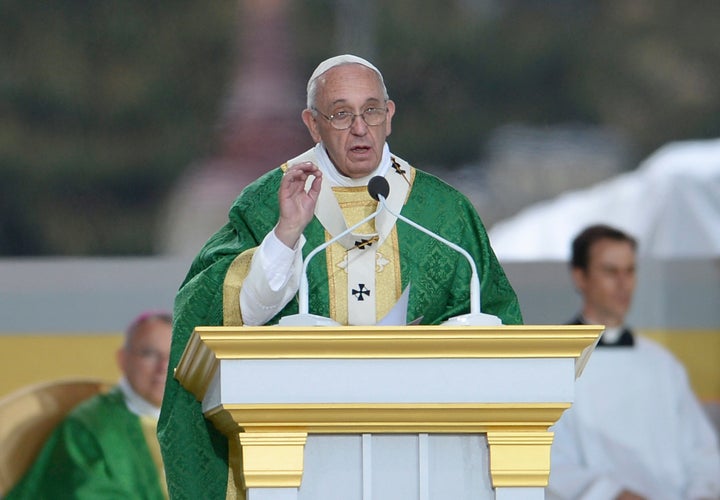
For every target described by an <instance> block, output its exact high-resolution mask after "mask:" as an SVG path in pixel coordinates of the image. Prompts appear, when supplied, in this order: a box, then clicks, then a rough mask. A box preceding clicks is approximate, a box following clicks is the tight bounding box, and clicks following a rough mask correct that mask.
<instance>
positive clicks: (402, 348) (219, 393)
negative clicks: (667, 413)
mask: <svg viewBox="0 0 720 500" xmlns="http://www.w3.org/2000/svg"><path fill="white" fill-rule="evenodd" d="M601 332H602V327H601V326H584V325H578V326H575V325H573V326H554V325H553V326H500V327H445V326H407V327H292V328H289V327H277V326H273V327H198V328H196V329H195V331H194V332H193V335H192V337H191V339H190V341H189V343H188V346H187V347H186V349H185V353H184V354H183V357H182V359H181V361H180V364H179V365H178V367H177V369H176V372H175V377H176V378H177V379H178V380H179V381H180V383H181V384H182V385H183V386H184V387H185V388H187V389H188V390H189V391H190V392H192V393H193V394H194V395H195V396H196V397H197V398H198V400H199V401H201V402H202V407H203V412H204V414H205V416H206V417H207V418H208V419H210V420H211V421H212V422H213V423H214V425H215V426H216V427H217V428H218V429H219V430H220V431H221V432H222V433H223V434H225V435H226V436H227V437H228V441H229V444H230V455H231V456H230V464H231V469H232V470H231V473H232V474H234V480H233V481H231V484H230V486H229V489H234V490H236V491H237V495H238V497H239V498H246V499H247V500H308V499H312V500H323V499H333V500H334V499H343V500H354V499H357V500H385V499H388V500H390V499H392V500H398V499H401V500H413V499H417V500H445V499H448V498H452V499H453V500H463V499H481V498H495V499H498V500H515V499H517V500H520V499H522V500H535V499H538V500H539V499H543V498H544V487H545V486H546V485H547V481H548V474H549V472H550V446H551V444H552V438H553V436H552V432H550V431H548V428H549V427H550V426H551V425H553V424H554V423H555V422H556V421H557V420H558V418H559V417H560V415H561V414H562V412H563V411H564V410H565V409H567V408H568V407H569V406H570V405H571V403H572V401H573V394H574V382H575V378H576V377H577V376H578V375H579V374H580V372H581V370H582V368H583V366H584V364H585V362H586V361H587V358H588V356H589V355H590V353H591V352H592V349H593V347H594V345H595V343H596V342H597V339H598V338H599V335H600V333H601Z"/></svg>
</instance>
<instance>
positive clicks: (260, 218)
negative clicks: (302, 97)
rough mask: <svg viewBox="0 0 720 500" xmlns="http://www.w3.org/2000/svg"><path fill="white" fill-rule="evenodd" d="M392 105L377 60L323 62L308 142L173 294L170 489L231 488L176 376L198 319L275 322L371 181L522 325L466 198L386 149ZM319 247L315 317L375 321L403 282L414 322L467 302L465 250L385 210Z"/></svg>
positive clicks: (239, 209)
mask: <svg viewBox="0 0 720 500" xmlns="http://www.w3.org/2000/svg"><path fill="white" fill-rule="evenodd" d="M394 112H395V104H394V103H393V101H391V100H390V99H389V98H388V96H387V90H386V89H385V86H384V83H383V80H382V75H381V74H380V72H379V71H378V70H377V68H375V67H374V66H373V65H372V64H370V63H369V62H367V61H365V60H364V59H360V58H358V57H355V56H349V55H345V56H338V57H335V58H331V59H329V60H327V61H324V62H323V63H321V64H320V66H318V68H317V69H316V70H315V72H314V73H313V75H312V76H311V78H310V81H309V83H308V105H307V109H305V110H304V111H303V114H302V118H303V121H304V122H305V124H306V126H307V127H308V130H309V131H310V134H311V136H312V137H313V139H314V140H315V141H316V143H317V144H316V146H315V147H314V148H312V149H310V150H309V151H307V152H305V153H303V154H302V155H300V156H298V157H297V158H295V159H292V160H290V161H288V162H286V163H285V164H283V165H282V166H281V167H280V168H277V169H274V170H271V171H270V172H268V173H267V174H265V175H264V176H262V177H261V178H260V179H258V180H257V181H255V182H253V183H252V184H250V185H249V186H247V187H246V188H245V189H244V190H243V191H242V193H241V194H240V196H239V197H238V198H237V200H236V201H235V203H234V204H233V206H232V207H231V209H230V213H229V221H228V223H227V224H226V225H225V226H224V227H223V228H221V229H220V230H219V231H218V232H217V233H215V234H214V235H213V236H212V237H211V238H210V239H209V240H208V242H207V243H206V244H205V246H204V247H203V248H202V249H201V250H200V253H199V254H198V255H197V257H196V258H195V260H194V261H193V263H192V265H191V267H190V270H189V272H188V274H187V276H186V278H185V280H184V282H183V284H182V285H181V287H180V290H179V292H178V294H177V297H176V301H175V316H174V330H173V344H172V352H171V360H170V368H171V369H170V370H169V371H168V381H167V384H166V392H165V397H164V400H163V407H162V413H161V416H160V421H159V424H158V429H159V431H158V435H159V438H160V443H161V447H162V450H163V459H164V463H165V468H166V475H167V480H168V487H169V490H170V495H171V497H172V498H187V499H195V498H212V499H215V498H218V499H219V498H226V496H228V497H232V496H233V495H234V494H235V493H236V491H237V485H235V484H229V481H228V472H229V471H228V445H227V440H226V438H225V437H224V436H223V435H221V434H220V433H219V432H218V431H217V430H216V429H215V428H214V427H213V425H212V423H210V422H209V421H208V420H206V419H205V418H204V417H203V414H202V411H201V406H200V403H199V402H198V401H196V400H195V398H194V396H193V395H192V394H190V393H189V392H187V391H186V390H185V389H184V388H182V387H181V386H180V384H179V383H178V381H177V380H175V379H174V378H173V377H172V375H171V374H172V372H173V370H172V369H173V368H174V367H176V366H177V364H178V362H179V360H180V357H181V355H182V353H183V351H184V349H185V346H186V344H187V341H188V339H189V337H190V334H191V333H192V331H193V329H194V328H195V327H197V326H219V325H226V326H230V325H241V324H253V325H261V324H275V323H277V322H278V321H279V320H280V318H282V317H283V316H286V315H291V314H295V313H297V312H298V300H297V296H296V295H297V291H298V282H299V277H300V270H301V268H302V262H303V258H304V257H306V256H307V255H308V253H309V252H311V251H312V250H313V249H314V248H316V247H317V246H318V245H321V244H323V243H324V242H326V241H327V240H328V239H330V238H332V237H334V236H337V235H339V234H340V233H342V232H343V231H344V230H345V229H347V228H348V227H350V226H353V225H355V223H358V222H360V221H362V220H363V219H365V218H366V217H367V216H368V215H370V214H372V213H373V212H374V211H375V210H376V208H377V202H376V201H375V200H373V199H372V198H371V197H370V195H369V194H368V193H367V183H368V181H369V179H370V178H372V177H374V176H377V175H380V176H383V177H384V178H385V179H386V180H387V181H388V184H389V186H390V192H389V195H388V196H387V203H388V205H389V206H391V207H392V208H394V210H393V211H394V212H396V213H397V212H400V211H402V215H404V216H405V217H407V218H408V219H410V220H413V221H415V222H417V223H419V224H421V225H422V226H424V227H426V228H428V229H430V230H431V231H434V232H436V233H439V234H440V235H441V236H442V237H444V238H446V239H447V240H449V241H452V242H454V243H455V244H457V245H459V246H460V247H462V248H464V249H465V250H467V251H468V252H469V253H470V255H471V256H472V258H473V260H474V261H475V264H476V266H477V269H478V274H479V277H480V284H481V297H482V299H481V306H482V307H481V309H482V311H483V312H484V313H488V314H491V315H495V316H498V317H499V318H500V319H501V320H502V322H503V323H504V324H520V323H521V322H522V318H521V315H520V308H519V305H518V302H517V297H516V295H515V292H514V291H513V289H512V287H511V285H510V283H509V282H508V280H507V278H506V276H505V273H504V272H503V270H502V268H501V266H500V265H499V263H498V262H497V259H496V257H495V254H494V253H493V251H492V248H491V246H490V242H489V240H488V237H487V234H486V231H485V228H484V226H483V224H482V222H481V220H480V218H479V216H478V214H477V213H476V211H475V209H474V207H473V206H472V204H471V203H470V202H469V200H468V199H467V198H466V197H465V196H464V195H462V194H461V193H459V192H458V191H457V190H455V189H454V188H452V187H451V186H449V185H448V184H446V183H444V182H442V181H441V180H439V179H438V178H436V177H434V176H432V175H429V174H427V173H424V172H422V171H420V170H417V169H415V168H413V167H412V166H411V165H409V164H408V163H407V162H405V161H404V160H403V159H401V158H399V157H398V156H396V155H394V154H392V153H391V152H390V150H389V147H388V145H387V143H386V141H385V139H386V137H387V136H388V135H389V133H390V123H391V119H392V116H393V114H394ZM324 254H325V255H323V254H319V255H318V256H317V257H315V258H314V259H313V260H311V261H310V263H309V266H308V269H307V275H308V283H309V294H308V296H309V312H310V313H311V314H316V315H320V316H324V317H329V318H332V319H334V320H335V321H337V322H338V323H341V324H352V325H362V324H368V325H371V324H374V323H375V322H376V321H378V320H380V319H381V318H382V317H383V316H384V314H386V313H387V312H388V311H389V310H390V309H391V308H392V305H393V304H394V303H395V301H397V299H398V298H399V297H400V295H401V294H402V292H403V290H405V289H406V287H407V286H408V285H409V286H410V297H409V303H408V311H407V316H408V318H409V319H411V320H412V319H415V318H419V317H422V320H421V321H422V323H423V324H440V323H441V322H443V321H445V320H447V319H449V318H452V317H454V316H459V315H462V314H465V313H468V312H470V290H469V282H470V276H471V268H470V265H469V264H468V262H467V261H466V259H465V257H463V256H462V255H461V254H459V253H457V252H456V251H455V250H453V249H451V248H449V247H448V246H446V245H444V244H443V243H440V242H438V241H437V240H435V239H433V238H431V237H429V236H427V235H425V234H423V233H422V232H419V231H418V230H417V229H415V228H413V227H410V226H409V225H407V224H405V223H404V222H402V221H396V219H395V217H394V216H392V215H391V214H389V213H388V212H387V211H383V212H381V213H379V215H378V216H377V217H376V218H375V219H373V220H370V221H368V222H367V223H365V224H364V225H363V226H361V227H359V228H358V229H357V230H356V232H353V233H352V234H350V235H349V236H347V237H345V238H341V239H340V240H338V242H337V243H334V244H333V245H331V246H329V247H328V248H327V249H326V250H325V252H324ZM238 383H242V381H238ZM236 479H237V478H236Z"/></svg>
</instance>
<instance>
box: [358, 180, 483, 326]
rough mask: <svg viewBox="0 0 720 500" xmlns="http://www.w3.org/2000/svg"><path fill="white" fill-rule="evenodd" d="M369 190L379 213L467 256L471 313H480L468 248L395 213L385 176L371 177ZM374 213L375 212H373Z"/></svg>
mask: <svg viewBox="0 0 720 500" xmlns="http://www.w3.org/2000/svg"><path fill="white" fill-rule="evenodd" d="M368 191H369V192H370V196H372V197H373V198H374V199H376V200H378V201H379V202H380V209H378V211H377V212H376V214H377V213H379V212H380V210H381V209H383V208H384V209H385V210H387V211H388V213H390V214H391V215H393V216H395V217H397V218H398V219H400V220H401V221H403V222H405V223H406V224H409V225H411V226H412V227H414V228H415V229H417V230H419V231H422V232H423V233H425V234H427V235H428V236H430V237H431V238H434V239H436V240H438V241H439V242H441V243H444V244H445V245H447V246H449V247H450V248H452V249H453V250H455V251H456V252H458V253H460V254H461V255H462V256H463V257H465V258H466V259H467V261H468V263H469V264H470V269H471V270H472V276H471V277H470V314H474V315H479V314H481V312H480V279H479V278H478V272H477V265H475V260H473V258H472V256H471V255H470V254H469V253H468V251H467V250H465V249H464V248H462V247H459V246H458V245H456V244H455V243H453V242H452V241H448V240H446V239H445V238H443V237H442V236H440V235H439V234H435V233H433V232H432V231H430V230H429V229H426V228H424V227H422V226H421V225H420V224H417V223H415V222H413V221H411V220H410V219H408V218H407V217H404V216H402V215H400V214H399V213H395V212H393V211H392V210H390V208H389V207H388V206H387V204H386V203H385V197H386V196H387V195H388V193H390V185H389V184H388V182H387V180H386V179H385V178H384V177H380V176H375V177H373V178H372V179H370V182H369V183H368ZM373 215H374V214H373Z"/></svg>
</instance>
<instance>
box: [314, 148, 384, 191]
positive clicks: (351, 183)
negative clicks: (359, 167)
mask: <svg viewBox="0 0 720 500" xmlns="http://www.w3.org/2000/svg"><path fill="white" fill-rule="evenodd" d="M315 156H316V157H317V160H318V163H319V165H318V167H320V170H321V171H322V173H323V176H324V177H326V178H327V179H328V180H329V181H330V184H331V185H332V186H342V187H357V186H367V184H368V182H370V179H372V178H373V177H375V176H376V175H380V176H382V177H385V174H386V173H387V171H388V169H389V168H390V164H391V161H390V148H389V147H388V145H387V142H386V143H385V144H384V145H383V152H382V158H381V159H380V164H379V165H378V167H377V168H376V169H375V170H373V171H372V172H371V173H370V174H368V175H366V176H365V177H360V178H359V179H353V178H351V177H346V176H344V175H343V174H341V173H340V172H339V171H338V169H337V168H336V167H335V165H334V164H333V162H332V161H331V160H330V157H329V156H328V154H327V151H326V149H325V145H324V144H323V143H322V142H318V143H317V144H316V145H315Z"/></svg>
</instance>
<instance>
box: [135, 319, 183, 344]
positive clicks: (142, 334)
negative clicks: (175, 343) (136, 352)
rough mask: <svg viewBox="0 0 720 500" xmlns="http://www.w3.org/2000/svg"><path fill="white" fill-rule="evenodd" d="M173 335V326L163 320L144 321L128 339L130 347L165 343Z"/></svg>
mask: <svg viewBox="0 0 720 500" xmlns="http://www.w3.org/2000/svg"><path fill="white" fill-rule="evenodd" d="M171 335H172V326H171V325H170V324H169V323H168V322H167V321H164V320H162V319H158V318H152V319H148V320H146V321H143V322H142V323H140V325H138V327H137V328H136V330H135V331H134V332H133V334H132V335H131V336H130V338H129V339H128V342H129V344H130V345H138V344H148V343H164V342H165V341H166V339H168V338H170V336H171Z"/></svg>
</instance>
